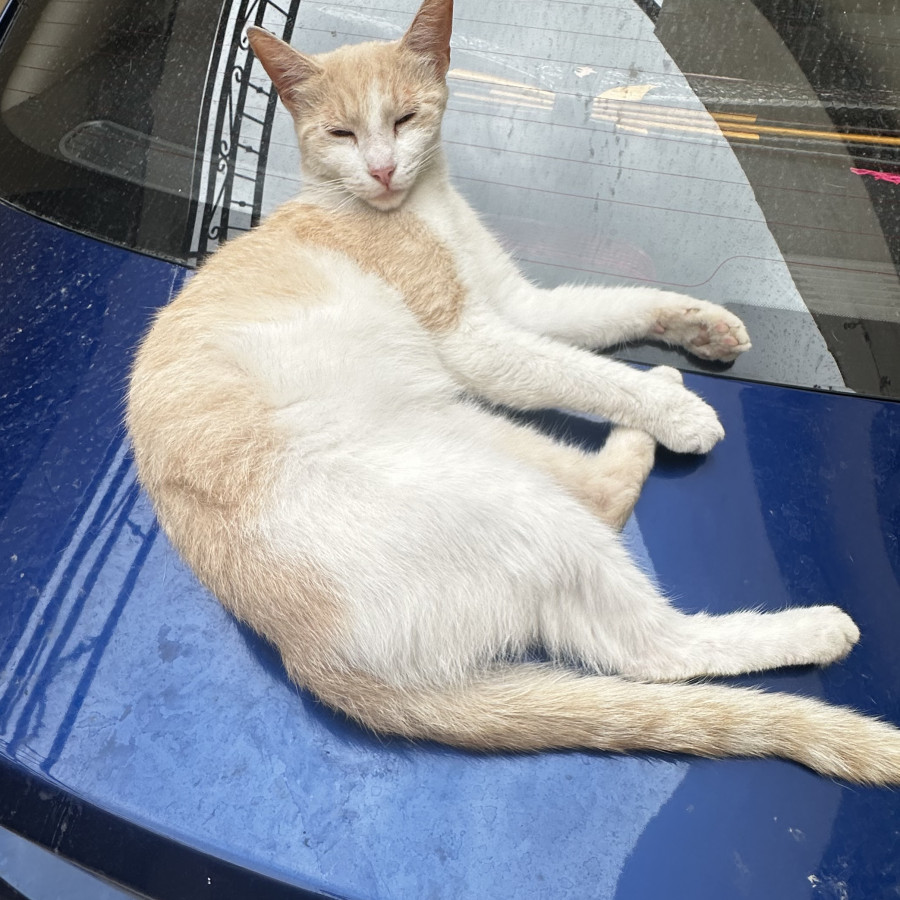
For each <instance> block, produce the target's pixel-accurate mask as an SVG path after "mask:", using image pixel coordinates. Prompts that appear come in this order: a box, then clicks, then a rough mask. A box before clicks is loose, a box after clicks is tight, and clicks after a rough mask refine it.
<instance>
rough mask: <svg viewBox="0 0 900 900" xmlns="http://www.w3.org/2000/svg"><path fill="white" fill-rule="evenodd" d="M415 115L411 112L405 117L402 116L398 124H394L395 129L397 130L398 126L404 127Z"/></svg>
mask: <svg viewBox="0 0 900 900" xmlns="http://www.w3.org/2000/svg"><path fill="white" fill-rule="evenodd" d="M414 115H415V113H414V112H411V113H407V114H406V115H405V116H400V118H399V119H397V121H396V122H394V128H396V127H397V126H398V125H403V124H404V123H405V122H408V121H409V120H410V119H411V118H412V117H413V116H414Z"/></svg>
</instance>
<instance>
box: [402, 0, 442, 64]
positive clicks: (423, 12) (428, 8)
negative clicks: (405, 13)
mask: <svg viewBox="0 0 900 900" xmlns="http://www.w3.org/2000/svg"><path fill="white" fill-rule="evenodd" d="M452 28H453V0H424V2H423V3H422V5H421V6H420V7H419V11H418V12H417V13H416V17H415V19H413V23H412V25H410V26H409V28H408V29H407V32H406V34H404V35H403V39H402V40H401V41H400V43H401V44H402V45H403V46H404V47H406V48H408V49H409V50H412V51H413V52H414V53H420V54H423V55H425V56H429V57H431V59H432V61H433V62H434V65H435V68H436V69H437V72H438V75H439V76H440V77H441V78H443V77H444V76H445V75H446V74H447V69H449V68H450V32H451V30H452Z"/></svg>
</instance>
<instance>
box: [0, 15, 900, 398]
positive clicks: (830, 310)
mask: <svg viewBox="0 0 900 900" xmlns="http://www.w3.org/2000/svg"><path fill="white" fill-rule="evenodd" d="M0 2H2V0H0ZM414 6H415V3H414V2H413V0H410V2H406V0H404V2H402V3H401V2H398V0H371V2H369V0H367V2H362V0H343V2H336V3H329V2H316V3H313V2H309V0H306V2H302V3H301V2H300V0H293V2H283V3H279V4H278V5H276V4H275V3H270V2H266V0H254V2H248V0H241V2H225V3H216V2H211V0H49V2H48V0H18V2H16V0H13V2H11V3H8V4H7V5H6V7H5V9H4V11H3V13H2V18H0V30H2V31H3V32H4V33H5V37H4V42H3V45H2V48H0V159H2V160H3V165H2V166H0V196H2V197H3V198H4V199H5V200H6V201H7V202H9V203H12V204H14V205H16V206H18V207H20V208H23V209H26V210H28V211H30V212H33V213H35V214H38V215H40V216H42V217H45V218H47V219H50V220H52V221H54V222H58V223H60V224H63V225H65V226H67V227H69V228H73V229H76V230H78V231H81V232H83V233H86V234H90V235H94V236H97V237H100V238H103V239H105V240H109V241H113V242H115V243H118V244H120V245H123V246H126V247H130V248H133V249H136V250H139V251H141V252H145V253H150V254H154V255H157V256H160V257H163V258H166V259H170V260H173V261H177V262H180V263H184V264H187V265H193V264H195V263H196V262H197V261H198V260H199V259H202V257H203V256H204V255H205V254H207V253H209V252H210V251H211V250H213V249H215V247H216V246H217V245H218V243H219V242H220V241H221V240H224V239H225V238H227V237H228V236H231V235H233V234H236V233H239V232H241V231H244V230H246V229H248V228H250V227H251V226H252V225H253V224H254V223H255V222H256V221H258V219H259V218H260V217H261V216H263V215H265V214H266V213H268V212H269V211H270V210H271V209H273V208H274V207H275V206H276V205H278V203H280V202H282V201H283V200H285V199H287V198H289V197H291V196H293V195H294V194H296V192H297V191H298V190H299V188H300V178H299V164H298V154H297V150H296V143H295V139H294V135H293V129H292V123H291V121H290V118H289V116H288V115H287V113H286V112H285V111H284V109H283V108H282V107H281V106H280V105H278V104H277V103H276V97H275V95H274V93H273V92H272V90H271V86H270V84H269V81H268V79H267V77H266V76H265V73H264V72H263V71H262V69H261V67H260V66H259V65H258V63H257V62H256V61H255V60H254V59H253V57H252V55H251V54H250V52H249V50H248V47H247V42H246V38H245V36H244V32H245V29H246V27H247V25H250V24H261V25H263V27H265V28H267V29H269V30H270V31H272V32H274V33H275V34H277V35H279V36H281V37H283V38H285V39H286V40H289V41H290V42H291V43H293V44H294V45H295V46H297V47H299V48H300V49H302V50H304V51H307V52H311V53H316V52H322V51H326V50H330V49H333V48H334V47H336V46H338V45H340V44H342V43H345V42H348V41H359V40H365V39H395V38H397V37H399V36H400V34H402V32H403V30H404V28H405V27H406V25H407V24H408V23H409V20H410V17H411V13H412V11H413V8H414ZM454 29H455V30H454V38H453V58H452V64H451V71H450V76H449V81H450V88H451V98H450V104H449V108H448V112H447V117H446V120H445V129H444V135H445V140H446V146H447V153H448V158H449V163H450V168H451V171H452V173H453V178H454V182H455V184H456V185H457V187H458V188H459V190H460V191H461V192H462V193H463V194H464V195H465V196H466V197H467V198H468V199H469V201H470V202H471V203H472V205H473V206H474V207H475V208H476V209H477V210H478V211H479V212H480V214H481V215H482V217H483V218H484V219H485V220H486V221H487V222H488V224H489V225H490V226H491V227H492V228H493V229H494V231H495V232H496V233H497V234H498V235H499V236H500V238H501V239H502V240H503V242H504V243H505V244H506V246H507V247H508V248H509V249H510V251H511V252H512V253H513V255H514V256H515V257H516V259H517V260H518V262H519V264H520V266H521V267H522V269H523V270H524V271H525V272H526V273H527V274H528V275H529V276H530V277H532V278H533V279H534V280H535V281H537V282H539V283H541V284H543V285H545V286H547V287H552V286H553V285H556V284H559V283H562V282H565V281H578V282H592V283H600V284H654V285H657V286H660V287H665V288H671V289H674V290H678V291H682V292H684V293H687V294H691V295H693V296H696V297H700V298H703V299H707V300H711V301H714V302H718V303H723V304H725V305H726V306H728V307H729V308H731V309H733V310H734V311H735V312H737V313H738V314H739V315H741V316H742V317H743V318H744V319H745V321H746V322H747V324H748V327H749V329H750V332H751V336H752V338H753V342H754V349H753V350H752V351H751V352H750V353H748V354H745V355H744V357H742V358H741V359H740V360H738V362H737V363H736V364H735V365H734V366H732V367H730V368H728V369H727V370H725V371H727V372H730V373H733V374H735V375H740V376H742V377H748V378H757V379H764V380H768V381H773V382H780V383H785V384H795V385H802V386H806V387H820V388H825V389H831V390H852V391H857V392H862V393H867V394H871V395H875V396H886V397H900V283H898V274H897V273H898V269H897V262H898V257H900V229H898V216H900V212H898V210H900V205H898V203H897V202H896V197H897V192H898V191H900V156H898V151H900V127H898V125H900V123H898V109H900V105H898V100H900V64H898V62H897V58H898V57H897V53H896V48H897V46H898V44H900V12H898V11H897V10H896V9H895V6H894V5H893V3H888V2H882V0H854V3H853V4H850V3H849V0H848V2H844V3H834V4H821V3H818V2H813V0H809V2H806V0H799V2H796V3H792V4H783V3H777V2H775V0H754V2H751V0H730V2H728V3H727V4H726V3H709V2H708V0H665V3H664V4H662V5H658V4H656V3H654V2H652V0H637V2H636V0H602V2H588V0H584V2H577V3H576V2H572V0H496V2H494V3H492V4H490V5H486V4H478V3H476V2H474V0H457V5H456V17H455V25H454ZM620 355H621V356H623V357H625V358H629V359H634V360H643V361H647V362H660V361H666V362H668V363H670V364H673V363H674V364H675V365H678V366H679V367H681V368H690V367H698V366H700V365H701V364H699V363H697V362H696V361H695V360H692V359H689V358H688V357H687V356H684V355H679V354H677V353H676V352H675V351H671V350H663V349H662V348H655V347H649V348H648V347H641V348H635V347H625V348H622V350H621V351H620Z"/></svg>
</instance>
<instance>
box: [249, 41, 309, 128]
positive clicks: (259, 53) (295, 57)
mask: <svg viewBox="0 0 900 900" xmlns="http://www.w3.org/2000/svg"><path fill="white" fill-rule="evenodd" d="M247 38H248V39H249V41H250V46H251V47H252V48H253V52H254V53H255V54H256V58H257V59H258V60H259V61H260V62H261V63H262V65H263V68H264V69H265V70H266V72H268V74H269V78H271V79H272V84H274V85H275V90H276V91H278V96H279V97H281V102H282V103H284V105H285V106H286V107H287V108H288V110H289V111H290V112H292V113H293V112H296V110H297V106H298V103H297V97H296V93H295V91H296V89H297V88H298V87H300V85H302V84H303V82H304V81H307V80H308V79H309V78H312V77H313V76H314V75H318V74H320V73H321V71H322V68H321V66H319V65H318V63H316V62H315V61H314V60H312V59H310V58H309V57H308V56H304V55H303V54H302V53H300V51H299V50H295V49H294V48H293V47H292V46H291V45H290V44H286V43H285V42H284V41H282V40H280V39H279V38H277V37H275V35H274V34H269V32H268V31H266V30H265V29H264V28H257V27H256V26H255V25H252V26H251V27H250V28H248V29H247Z"/></svg>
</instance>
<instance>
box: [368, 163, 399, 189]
mask: <svg viewBox="0 0 900 900" xmlns="http://www.w3.org/2000/svg"><path fill="white" fill-rule="evenodd" d="M396 168H397V167H396V166H382V167H381V168H380V169H369V174H370V175H371V176H372V177H373V178H377V179H378V180H379V181H380V182H381V183H382V184H383V185H384V186H385V187H386V188H389V187H390V186H391V175H393V174H394V169H396Z"/></svg>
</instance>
